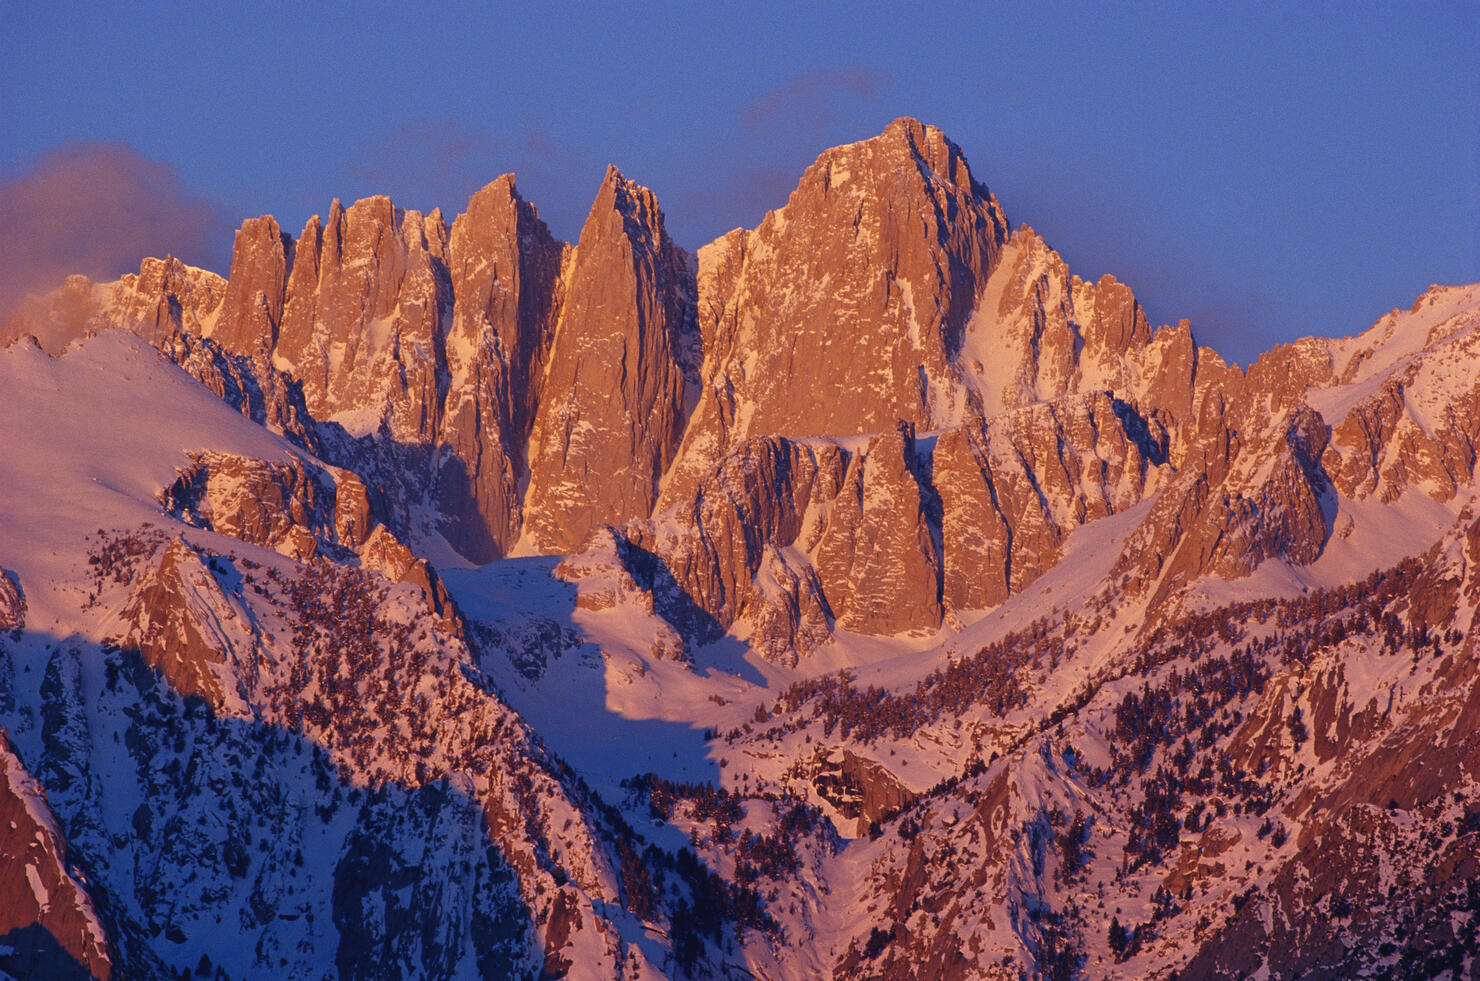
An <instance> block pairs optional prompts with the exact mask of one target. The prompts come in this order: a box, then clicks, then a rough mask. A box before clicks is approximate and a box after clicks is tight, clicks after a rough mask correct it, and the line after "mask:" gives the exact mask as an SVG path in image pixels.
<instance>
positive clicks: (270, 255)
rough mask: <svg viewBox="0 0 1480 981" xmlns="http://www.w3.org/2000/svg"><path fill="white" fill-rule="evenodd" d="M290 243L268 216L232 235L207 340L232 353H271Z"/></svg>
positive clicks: (290, 259)
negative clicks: (223, 288)
mask: <svg viewBox="0 0 1480 981" xmlns="http://www.w3.org/2000/svg"><path fill="white" fill-rule="evenodd" d="M292 264H293V239H292V238H291V237H290V236H288V235H286V234H284V232H283V231H282V230H281V229H280V228H278V223H277V221H276V220H274V219H273V218H272V217H271V216H270V215H266V216H263V217H261V218H250V219H248V220H247V221H246V222H244V223H243V224H242V227H241V228H240V229H238V230H237V233H236V242H235V243H234V245H233V247H232V252H231V275H230V276H229V277H228V278H227V281H226V293H225V296H224V297H223V298H222V301H221V316H220V319H218V320H217V321H216V323H215V325H214V327H213V328H212V330H211V333H210V336H211V338H212V339H214V340H215V341H216V342H217V343H219V344H220V345H221V346H222V347H223V348H225V349H226V350H227V351H230V352H231V353H232V354H240V355H245V356H247V357H253V356H259V355H267V354H270V353H271V351H272V348H273V345H274V344H276V342H277V332H278V325H279V324H281V323H282V319H283V303H284V301H285V300H286V294H287V285H288V269H289V267H290V266H291V265H292Z"/></svg>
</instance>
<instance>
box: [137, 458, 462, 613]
mask: <svg viewBox="0 0 1480 981" xmlns="http://www.w3.org/2000/svg"><path fill="white" fill-rule="evenodd" d="M160 503H161V504H162V505H163V506H164V508H165V510H166V511H168V512H170V513H171V514H174V515H175V516H176V517H178V518H180V519H181V520H182V521H185V522H186V523H187V524H190V525H193V526H195V527H197V528H204V529H206V530H208V531H214V532H217V533H218V534H222V535H229V536H231V537H232V538H238V539H241V540H242V541H244V542H248V543H250V544H253V545H261V546H263V547H265V548H270V549H273V550H274V551H276V552H278V553H280V554H282V555H286V556H288V557H289V558H291V559H294V560H296V561H299V562H308V561H310V560H312V559H314V558H316V557H319V556H323V557H326V558H329V559H332V560H335V561H341V562H344V561H350V562H353V561H356V560H357V561H358V563H359V564H360V565H361V566H362V567H364V568H367V569H373V570H374V571H376V572H379V573H380V574H381V575H383V576H385V577H386V578H387V579H389V580H390V581H391V582H398V583H399V582H410V583H412V584H413V585H416V586H417V587H419V588H420V589H421V591H422V593H423V595H424V597H425V599H426V602H427V605H428V606H429V607H430V608H431V609H432V610H433V612H435V613H436V614H437V615H438V616H441V617H442V618H443V619H444V620H445V621H446V623H447V625H448V626H449V628H451V627H454V626H456V625H457V624H458V623H460V617H459V614H458V613H457V609H456V606H455V604H454V603H453V601H452V597H451V596H450V595H449V594H448V592H447V589H446V587H445V586H444V585H443V584H442V580H441V578H440V577H439V576H438V575H437V572H436V570H435V569H434V568H432V566H431V564H430V563H428V562H427V561H426V560H425V559H422V558H419V557H417V556H416V555H415V554H414V553H413V552H412V551H411V549H410V548H408V547H407V546H406V545H405V544H404V543H403V542H401V541H400V540H399V539H398V538H397V537H396V536H395V535H394V534H393V533H392V532H391V531H390V530H389V529H388V528H386V526H385V525H383V524H381V523H380V521H379V519H378V517H377V516H376V514H375V513H374V511H373V510H372V505H371V502H370V496H369V493H368V492H367V491H366V489H365V485H364V483H363V482H362V481H361V480H360V478H359V477H357V476H356V475H355V474H353V473H351V472H349V471H347V470H339V469H337V468H326V467H320V466H318V465H316V464H309V463H305V462H304V461H303V460H302V459H300V458H298V457H297V456H293V457H292V458H291V459H290V460H289V461H288V462H287V463H272V462H268V461H265V460H252V459H247V458H244V457H238V456H232V455H230V454H224V453H202V454H199V455H198V456H196V457H195V459H194V463H193V464H192V465H191V466H190V467H188V468H187V469H185V470H184V471H183V472H182V473H181V474H180V476H179V477H177V478H176V479H175V482H174V483H173V484H171V485H170V486H169V487H167V488H165V490H164V492H163V493H162V494H161V495H160Z"/></svg>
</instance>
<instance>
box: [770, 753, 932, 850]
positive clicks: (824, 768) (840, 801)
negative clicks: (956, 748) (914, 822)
mask: <svg viewBox="0 0 1480 981" xmlns="http://www.w3.org/2000/svg"><path fill="white" fill-rule="evenodd" d="M798 769H799V771H800V774H799V775H803V776H806V777H807V778H808V779H809V780H810V782H811V784H812V791H813V792H814V793H815V794H816V795H817V796H818V797H820V798H822V799H823V800H825V801H826V802H827V803H828V804H829V805H830V806H831V807H832V808H833V810H834V811H836V812H837V814H838V815H839V816H840V817H842V818H843V819H845V821H846V820H851V821H853V822H854V825H853V827H851V828H849V827H848V826H847V824H845V823H842V822H837V823H838V824H839V825H840V828H841V829H842V830H845V831H848V832H851V834H852V835H854V836H856V837H862V836H863V835H866V834H868V833H869V831H870V829H872V828H873V827H874V826H875V825H876V824H877V823H878V822H879V821H881V820H884V819H886V818H887V817H888V816H890V815H893V814H897V813H899V812H900V811H901V810H903V809H904V808H905V807H906V806H907V805H908V804H909V803H910V802H911V801H913V800H914V797H915V795H914V794H911V793H910V792H909V790H908V789H907V788H906V787H905V786H904V785H903V784H901V783H900V782H899V781H898V780H897V779H896V778H895V776H894V775H893V774H892V773H890V772H889V770H888V769H887V768H886V767H884V766H882V765H880V764H879V763H878V761H876V760H871V759H868V758H866V757H862V756H858V755H856V754H854V753H851V752H849V751H848V750H846V749H837V750H832V751H830V752H828V751H821V752H819V753H818V754H817V755H816V756H815V757H813V758H812V759H811V760H808V761H806V762H805V763H803V764H801V765H800V766H799V767H798Z"/></svg>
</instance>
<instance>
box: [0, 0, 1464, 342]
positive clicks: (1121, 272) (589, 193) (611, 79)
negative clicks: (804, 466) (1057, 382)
mask: <svg viewBox="0 0 1480 981" xmlns="http://www.w3.org/2000/svg"><path fill="white" fill-rule="evenodd" d="M799 6H801V9H799V10H793V9H791V6H790V5H780V4H776V5H772V4H754V3H749V4H738V3H718V2H717V3H697V2H690V3H687V4H658V3H653V4H639V3H631V4H625V5H618V4H606V3H586V4H564V3H540V4H458V3H444V4H441V5H437V6H436V8H435V9H432V8H431V7H430V5H427V6H426V7H425V9H421V8H422V5H418V7H417V8H413V7H412V6H410V5H404V6H402V5H384V6H382V5H377V4H370V3H358V4H347V3H346V4H330V3H311V4H303V3H286V2H280V3H252V4H239V3H209V2H200V3H191V4H185V3H180V4H155V3H142V4H129V5H126V6H118V7H113V6H111V5H109V6H104V5H96V4H82V5H77V4H67V3H56V4H21V3H11V2H8V0H6V2H5V9H4V17H5V23H6V25H7V26H6V29H5V30H4V31H3V32H0V270H5V271H3V272H0V277H8V279H9V282H8V283H7V282H5V281H3V280H0V305H4V303H5V298H6V296H7V292H12V293H13V292H14V291H15V290H17V289H19V288H21V287H23V286H27V285H28V284H26V283H22V282H21V280H22V279H23V278H24V277H25V276H26V275H31V274H34V275H36V276H44V275H55V274H56V273H57V272H58V271H59V270H62V269H67V270H68V271H70V270H71V268H72V266H76V267H78V271H84V272H88V273H90V274H93V275H116V274H117V273H118V272H121V271H124V270H126V269H128V268H130V267H136V266H137V261H138V258H139V256H140V254H142V253H143V252H151V253H153V252H164V251H175V252H176V253H177V254H180V255H181V256H182V257H184V258H186V259H187V260H189V261H194V262H197V263H199V264H202V265H208V266H212V267H215V268H223V267H224V263H225V262H226V258H227V256H228V254H229V244H230V230H229V229H230V227H231V226H232V225H234V224H236V223H237V222H239V221H240V220H241V219H242V218H244V217H247V216H250V215H256V214H261V213H272V214H275V215H277V216H278V218H279V219H280V221H281V222H282V223H283V225H284V226H285V227H286V228H288V229H289V230H290V231H293V232H295V233H296V232H297V231H298V229H299V228H301V227H302V224H303V222H304V220H305V219H306V218H307V217H308V216H309V215H310V214H313V213H322V212H324V211H325V210H326V208H327V206H328V202H329V200H330V199H331V198H332V197H336V196H337V197H340V198H343V199H345V200H351V199H354V198H357V197H361V196H364V195H368V194H372V193H389V194H391V195H392V196H393V197H394V198H395V199H396V202H397V203H398V204H399V205H401V206H403V207H410V208H419V209H422V210H429V209H431V208H432V207H436V206H440V207H442V208H443V210H444V211H445V212H447V213H448V215H449V217H450V216H451V215H452V214H455V213H456V212H457V211H459V210H460V209H461V207H462V206H463V205H464V204H465V203H466V200H467V197H468V195H469V194H470V193H471V192H472V191H473V190H475V189H476V188H477V187H479V186H481V185H482V184H484V183H486V182H487V181H489V180H491V179H492V178H493V177H495V176H497V175H498V174H500V173H503V172H505V171H509V170H513V171H515V172H517V174H518V175H519V186H520V189H521V191H522V193H523V194H524V196H525V197H526V198H528V199H529V200H531V201H532V202H534V203H535V204H536V205H537V206H538V207H539V208H540V210H541V212H542V214H544V215H545V217H546V220H547V221H548V222H549V223H550V225H551V227H552V229H553V230H554V231H555V233H556V234H558V235H560V236H562V237H565V238H568V239H571V238H574V237H575V236H576V234H577V233H578V231H579V227H580V222H581V220H582V218H583V217H584V214H585V212H586V209H587V208H588V207H589V205H590V201H591V198H592V197H593V195H594V193H595V190H596V186H597V184H598V183H599V181H600V178H601V174H602V171H603V169H604V168H605V166H606V164H607V163H608V162H612V163H616V164H617V165H618V166H619V167H621V168H622V170H623V171H624V172H625V173H626V174H627V175H628V176H629V177H632V178H634V179H636V180H638V181H641V182H642V183H645V184H647V185H648V186H650V187H652V188H653V189H654V190H655V191H656V192H657V194H658V197H659V200H660V202H661V203H662V205H663V208H664V211H665V212H666V214H667V217H668V224H669V229H670V231H671V232H672V234H673V236H674V238H675V239H677V240H678V242H679V243H680V244H682V245H684V246H686V247H688V248H697V247H698V246H699V245H701V244H703V243H704V242H706V241H708V240H710V239H711V238H713V237H715V236H716V235H718V234H720V233H722V232H723V231H725V230H727V229H729V228H732V227H734V226H736V225H745V226H753V225H755V224H756V223H757V222H758V221H759V219H760V218H761V216H762V215H763V214H764V212H765V211H766V209H768V208H772V207H777V206H779V205H781V204H782V203H784V201H785V198H786V194H787V193H788V191H789V190H790V189H791V187H793V186H794V185H795V183H796V180H797V178H798V177H799V176H800V174H801V172H802V170H803V169H804V168H805V167H806V165H807V164H808V163H810V162H811V161H812V159H814V158H815V156H816V155H817V154H818V153H819V152H820V151H821V150H823V149H825V148H826V147H828V146H831V145H834V144H837V143H842V142H848V141H852V140H856V139H862V138H865V137H868V136H871V135H873V134H875V133H877V132H878V131H879V130H881V129H882V128H883V127H884V125H885V124H887V123H888V121H889V120H890V119H892V118H894V117H896V116H900V115H912V116H916V117H918V118H920V119H923V120H924V121H926V122H930V123H934V124H936V125H938V126H940V127H942V128H943V129H944V130H945V131H946V133H947V134H948V135H949V136H950V137H951V138H952V139H953V140H954V141H955V142H957V143H958V144H960V145H961V147H962V148H963V149H964V150H965V152H966V154H967V157H968V159H969V160H970V161H971V165H972V169H973V172H974V173H975V174H976V175H977V177H978V179H979V180H981V181H983V182H984V183H986V184H987V185H988V186H989V187H991V189H992V190H993V191H994V192H995V193H996V194H997V196H998V198H999V199H1000V200H1001V201H1002V203H1003V206H1004V208H1005V209H1006V211H1007V214H1008V217H1009V219H1010V220H1011V221H1012V222H1013V223H1014V224H1015V225H1016V224H1030V225H1032V226H1034V227H1035V228H1037V229H1038V230H1039V231H1040V232H1042V233H1043V235H1044V236H1045V238H1047V240H1048V241H1049V243H1050V244H1051V245H1053V246H1054V247H1055V248H1057V249H1058V250H1059V251H1060V252H1061V253H1063V255H1064V256H1065V258H1066V260H1067V261H1068V262H1069V264H1070V267H1071V268H1072V269H1074V270H1075V271H1076V272H1078V273H1080V274H1081V275H1082V276H1085V277H1086V278H1095V277H1098V276H1099V275H1101V274H1102V273H1105V272H1112V273H1114V274H1115V275H1116V276H1118V277H1119V278H1121V279H1123V280H1125V281H1126V282H1128V283H1130V284H1131V285H1132V286H1133V287H1134V288H1135V290H1136V292H1137V295H1138V296H1140V297H1141V299H1142V302H1143V303H1144V304H1145V305H1146V307H1147V310H1148V312H1149V314H1150V316H1151V317H1152V319H1153V320H1155V321H1158V322H1160V321H1172V320H1176V319H1177V318H1180V317H1188V318H1190V319H1192V321H1193V324H1194V328H1195V329H1196V330H1197V331H1198V333H1199V336H1200V337H1201V338H1202V339H1203V340H1204V342H1206V343H1211V344H1213V345H1214V346H1215V347H1217V348H1219V350H1221V351H1223V352H1224V353H1225V354H1227V355H1228V356H1230V357H1232V358H1234V359H1236V360H1239V361H1241V362H1246V361H1247V360H1249V359H1250V358H1251V357H1253V356H1254V355H1256V354H1257V353H1258V352H1259V351H1261V350H1263V349H1265V348H1267V347H1268V346H1269V345H1270V344H1272V343H1274V342H1275V341H1277V340H1284V339H1291V338H1294V337H1297V336H1300V335H1303V334H1311V333H1318V334H1321V333H1325V334H1329V333H1336V334H1346V333H1352V332H1355V331H1357V330H1360V329H1362V328H1363V327H1365V326H1367V325H1368V324H1370V323H1371V322H1372V321H1373V320H1375V319H1376V318H1377V317H1378V316H1380V315H1381V314H1382V313H1384V312H1385V311H1387V310H1388V309H1390V308H1392V307H1394V306H1407V305H1408V304H1409V303H1411V302H1412V300H1413V298H1414V297H1415V296H1416V295H1417V294H1418V293H1419V292H1421V291H1422V290H1423V289H1424V288H1425V287H1426V286H1427V285H1428V284H1429V283H1430V282H1468V281H1474V280H1480V68H1477V64H1480V57H1477V52H1480V5H1477V4H1474V3H1417V2H1414V3H1406V2H1405V3H1381V4H1379V3H1340V4H1334V3H1333V4H1328V3H1319V2H1316V3H1304V4H1299V5H1276V4H1237V3H1230V4H1221V5H1220V4H1203V3H1180V4H1170V3H1169V4H1135V3H1129V4H1089V3H1052V2H1037V3H1032V4H1028V3H1021V4H1019V3H973V4H949V3H946V4H923V3H922V4H903V3H895V4H872V3H870V4H863V3H815V4H809V5H799ZM63 211H65V214H62V213H61V212H63ZM146 211H152V212H153V213H154V217H153V218H152V219H149V218H147V217H146V216H145V215H144V214H143V213H144V212H146ZM7 238H8V239H9V241H6V239H7ZM69 250H70V251H69ZM69 264H70V265H69ZM28 270H29V272H28Z"/></svg>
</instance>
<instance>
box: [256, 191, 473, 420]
mask: <svg viewBox="0 0 1480 981" xmlns="http://www.w3.org/2000/svg"><path fill="white" fill-rule="evenodd" d="M316 224H317V223H316V222H314V221H310V222H309V227H307V228H305V229H304V234H303V235H302V236H301V237H300V239H299V248H298V250H297V251H298V252H299V253H303V252H307V253H308V254H307V256H306V257H305V256H301V255H300V256H298V257H296V258H295V262H294V264H295V266H297V265H298V264H299V263H300V262H301V261H303V259H304V258H306V259H307V265H306V266H305V267H304V270H303V272H302V273H301V274H299V273H297V270H296V269H295V274H294V275H291V276H290V277H289V279H288V295H287V297H286V300H285V303H284V312H283V320H282V327H281V331H280V335H279V341H278V344H277V347H276V349H275V361H276V363H277V364H278V366H279V367H281V368H283V369H285V370H288V371H290V372H291V373H292V374H293V375H294V376H295V377H297V378H298V379H300V380H301V381H302V383H303V394H304V398H305V400H306V402H307V404H308V408H309V411H310V412H312V413H313V415H314V416H315V418H320V419H325V418H335V417H338V418H339V420H340V421H341V422H342V423H343V424H344V425H345V427H346V428H347V429H349V430H350V431H351V433H353V434H355V435H362V434H366V433H370V432H374V431H376V430H377V429H378V428H379V427H380V426H381V425H382V424H384V425H385V426H386V428H387V430H388V432H389V433H390V435H391V436H392V438H394V439H396V440H398V441H401V442H406V443H427V442H430V441H431V440H432V438H433V436H434V435H435V429H436V415H437V411H438V408H439V405H440V395H441V385H442V382H443V380H444V377H445V364H444V362H443V358H442V344H441V343H440V342H441V340H442V337H443V330H444V326H443V309H444V307H445V306H449V305H450V304H451V289H450V286H449V284H448V278H447V266H446V249H447V229H446V227H445V225H444V224H443V222H442V217H441V214H440V213H438V212H435V211H434V212H432V214H430V215H427V216H423V215H422V214H420V213H419V212H415V211H403V210H401V209H398V208H396V207H395V206H394V205H392V204H391V201H390V199H389V198H387V197H375V198H366V199H365V200H363V201H357V202H355V204H354V205H353V206H351V207H350V208H349V209H348V210H346V209H345V208H343V207H342V206H341V205H340V204H339V202H338V201H335V202H334V203H333V205H332V206H331V208H330V210H329V220H328V222H327V223H326V224H325V225H324V227H323V230H322V232H320V231H319V230H318V228H317V227H316ZM315 245H317V248H316V249H315V248H314V246H315ZM310 274H316V275H314V276H313V278H312V280H310Z"/></svg>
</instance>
